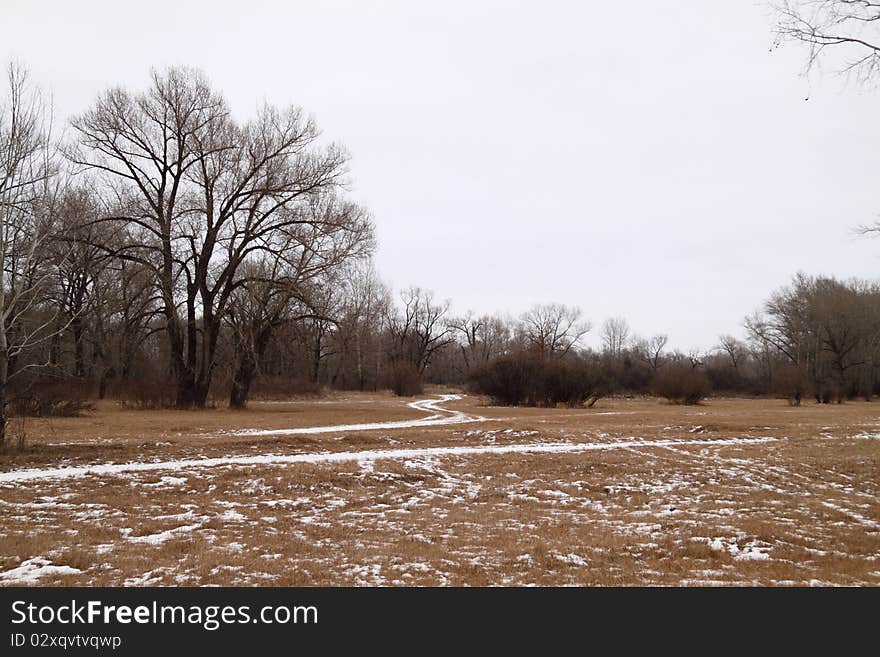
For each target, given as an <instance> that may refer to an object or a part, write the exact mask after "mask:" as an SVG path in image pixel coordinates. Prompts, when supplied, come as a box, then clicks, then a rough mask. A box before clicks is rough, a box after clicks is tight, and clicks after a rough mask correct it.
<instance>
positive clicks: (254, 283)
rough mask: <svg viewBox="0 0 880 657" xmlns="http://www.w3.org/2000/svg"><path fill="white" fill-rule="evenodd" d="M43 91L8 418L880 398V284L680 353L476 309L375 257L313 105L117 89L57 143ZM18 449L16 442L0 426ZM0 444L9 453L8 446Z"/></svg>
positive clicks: (175, 88) (814, 293)
mask: <svg viewBox="0 0 880 657" xmlns="http://www.w3.org/2000/svg"><path fill="white" fill-rule="evenodd" d="M44 99H45V95H44V92H42V91H41V90H39V89H38V88H36V87H35V86H33V85H32V84H31V83H30V82H29V80H28V77H27V73H26V71H25V70H24V69H23V68H22V67H20V66H17V65H12V66H10V67H9V68H8V70H7V80H6V89H5V91H4V96H3V105H2V115H0V130H2V131H0V148H2V160H3V175H2V179H0V199H2V204H0V243H2V250H0V258H2V268H0V276H2V279H0V396H2V397H0V408H2V409H3V410H2V413H3V415H2V417H0V427H2V428H4V429H5V426H6V409H7V408H9V409H11V410H12V411H13V412H15V413H17V414H53V413H63V412H76V411H77V410H78V409H80V408H82V405H83V404H84V403H85V401H84V400H85V399H86V398H88V397H97V398H105V397H108V396H109V397H112V398H115V399H118V400H120V401H121V402H123V403H125V404H128V405H133V406H135V407H140V408H163V407H175V408H203V407H205V406H206V405H209V404H211V405H216V404H224V403H228V405H229V406H230V407H232V408H244V407H245V406H246V405H247V403H248V400H249V399H250V398H251V397H252V395H253V394H255V393H256V394H258V395H260V396H266V395H268V396H273V395H280V396H284V395H290V394H297V393H316V392H318V391H320V390H321V388H322V387H333V388H340V389H357V390H376V389H380V388H390V389H392V390H394V391H395V392H396V393H398V394H401V395H412V394H416V393H418V392H420V391H421V390H422V385H423V383H442V384H455V385H467V386H471V387H472V388H473V389H474V390H475V391H476V392H479V393H485V394H488V395H489V396H490V397H492V398H493V399H494V400H496V401H497V402H499V403H504V404H532V405H544V406H547V405H549V406H553V405H556V404H565V405H569V406H580V405H584V404H588V405H592V404H594V403H595V402H596V401H597V400H598V399H600V398H602V397H603V396H606V395H612V394H659V395H661V396H666V397H667V398H669V399H670V400H672V401H676V402H680V403H696V402H699V401H700V399H702V398H703V396H704V395H705V394H707V392H708V390H709V389H710V388H711V389H714V390H716V391H718V392H723V393H733V394H755V395H758V394H772V395H778V396H785V397H788V398H790V399H791V400H792V401H793V402H794V403H800V401H801V399H802V398H804V397H805V396H812V397H815V399H816V400H817V401H820V402H829V401H838V402H839V401H842V400H844V399H848V398H854V397H863V398H865V399H870V398H871V397H872V396H873V395H876V394H878V392H880V388H878V385H880V384H878V381H880V374H878V369H880V292H878V286H877V284H876V283H873V282H868V281H838V280H836V279H833V278H811V277H809V276H806V275H804V274H799V275H798V276H796V277H795V279H794V280H793V282H792V284H791V285H789V286H787V287H783V288H781V289H779V290H778V291H777V292H775V293H773V294H772V295H771V296H770V297H769V298H768V300H767V302H766V303H765V304H764V305H763V307H762V308H761V309H760V310H759V311H758V312H757V313H755V314H754V315H752V316H750V317H749V318H748V319H747V320H746V321H745V322H744V328H745V329H746V332H745V339H743V340H740V339H738V338H735V337H733V336H731V335H725V336H719V342H718V344H717V345H716V346H714V347H712V348H709V349H707V350H705V351H700V352H697V351H694V352H691V353H688V354H684V353H681V352H674V351H673V352H668V351H667V350H666V345H667V342H668V338H667V336H665V335H654V336H653V337H650V338H643V337H640V336H639V335H636V334H635V333H634V332H633V330H632V329H631V328H630V326H629V325H628V323H627V321H626V319H624V318H622V317H613V318H609V319H607V320H606V321H605V322H604V323H603V324H602V325H601V328H600V330H599V340H600V344H601V347H600V348H598V349H593V348H588V347H587V346H585V344H584V339H585V337H586V336H588V335H589V333H590V331H591V328H592V324H591V323H590V322H589V321H587V320H586V318H585V316H584V313H583V311H582V310H581V308H579V307H577V306H566V305H563V304H556V303H548V304H537V305H535V306H533V307H532V308H531V309H530V310H528V311H527V312H525V313H523V314H522V315H521V316H520V317H518V318H511V317H509V316H505V315H501V314H496V315H489V314H482V315H478V314H476V313H475V312H472V311H471V312H468V313H467V314H466V315H464V316H453V315H452V313H451V311H450V301H449V300H445V299H440V298H438V297H436V296H435V293H434V292H432V291H430V290H425V289H422V288H419V287H415V286H413V287H409V288H407V289H405V290H403V291H402V292H401V293H400V294H395V293H394V292H393V290H392V289H391V288H390V287H389V286H388V285H386V284H385V283H384V282H383V281H382V280H381V278H380V277H379V275H378V274H377V273H376V270H375V268H374V267H373V265H372V262H371V256H372V254H373V252H374V250H375V246H376V238H375V235H374V227H373V221H372V218H371V215H370V213H369V211H368V210H367V209H366V208H364V207H361V206H360V205H358V204H357V203H355V202H353V201H352V200H350V199H349V198H348V197H347V195H346V194H347V192H346V188H347V184H348V182H349V179H348V161H349V157H348V155H347V153H346V150H345V148H344V146H342V145H340V144H336V143H333V142H332V141H328V140H326V139H324V138H323V137H322V135H321V132H320V130H319V128H318V126H317V124H316V122H315V121H314V120H313V119H312V118H311V117H309V115H308V114H307V113H306V112H305V111H304V110H303V109H301V108H299V107H286V108H279V107H274V106H271V105H268V104H264V105H263V106H261V107H260V109H259V110H258V111H257V112H256V114H255V115H254V116H253V117H251V118H248V119H246V120H240V119H237V118H235V117H234V116H233V114H232V111H231V109H230V107H229V105H228V103H227V101H226V99H225V98H224V96H223V94H222V93H221V92H220V91H218V90H217V89H215V88H213V87H212V85H211V83H210V82H209V81H208V80H207V78H206V77H205V76H204V74H202V73H201V72H200V71H197V70H194V69H187V68H169V69H167V70H164V71H154V72H153V73H152V75H151V77H150V80H149V84H148V85H147V87H146V88H145V89H143V90H141V91H136V92H135V91H129V90H127V89H124V88H121V87H113V88H110V89H107V90H106V91H104V92H103V93H102V94H101V95H100V96H99V97H98V98H97V100H96V101H95V102H94V104H93V105H92V106H91V107H89V108H88V109H86V110H85V111H84V112H82V113H81V114H79V115H78V116H76V117H74V118H73V119H72V120H71V122H70V130H69V131H68V132H67V134H66V135H65V136H64V138H63V139H62V138H58V137H57V136H56V134H55V133H54V132H53V117H52V115H51V110H50V107H49V106H48V105H47V104H46V102H45V100H44ZM3 435H4V436H5V434H3ZM0 442H2V440H0Z"/></svg>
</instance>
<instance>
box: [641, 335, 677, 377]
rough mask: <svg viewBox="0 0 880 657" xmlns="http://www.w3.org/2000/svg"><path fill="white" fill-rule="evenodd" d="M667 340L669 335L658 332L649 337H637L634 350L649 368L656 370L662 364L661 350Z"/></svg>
mask: <svg viewBox="0 0 880 657" xmlns="http://www.w3.org/2000/svg"><path fill="white" fill-rule="evenodd" d="M667 342H669V336H667V335H663V334H658V335H655V336H652V337H651V338H649V339H647V340H645V339H637V340H636V341H635V352H636V354H637V355H638V357H639V358H640V359H641V360H643V361H644V362H645V363H647V364H648V365H649V366H650V368H651V370H652V371H654V372H656V371H657V370H658V369H660V366H661V365H663V350H664V349H665V348H666V343H667Z"/></svg>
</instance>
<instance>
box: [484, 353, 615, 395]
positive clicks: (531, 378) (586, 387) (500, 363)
mask: <svg viewBox="0 0 880 657" xmlns="http://www.w3.org/2000/svg"><path fill="white" fill-rule="evenodd" d="M600 381H601V377H600V375H599V371H598V369H597V368H595V367H594V366H592V365H591V364H589V363H587V362H586V361H585V360H584V359H583V358H581V357H580V356H575V355H570V356H568V357H566V358H563V359H553V360H542V359H541V358H539V357H538V356H536V355H535V354H531V353H529V352H518V353H515V354H510V355H508V356H502V357H500V358H496V359H495V360H494V361H492V362H491V363H489V364H487V365H485V366H484V367H482V368H480V369H479V370H477V371H476V372H475V373H474V374H473V376H472V377H471V385H472V387H473V388H474V389H475V390H476V391H477V392H479V393H481V394H484V395H488V396H489V397H490V398H491V399H492V402H493V403H495V404H499V405H502V406H545V407H550V408H552V407H555V406H558V405H560V404H561V405H564V406H568V407H570V408H577V407H579V406H583V405H584V404H585V403H587V402H588V400H589V405H590V406H592V405H593V404H595V403H596V400H598V399H599V398H600V397H601V393H600V388H601V386H600Z"/></svg>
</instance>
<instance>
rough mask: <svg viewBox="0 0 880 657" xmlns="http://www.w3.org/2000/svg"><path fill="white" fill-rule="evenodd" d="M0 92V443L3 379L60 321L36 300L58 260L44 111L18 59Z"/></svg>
mask: <svg viewBox="0 0 880 657" xmlns="http://www.w3.org/2000/svg"><path fill="white" fill-rule="evenodd" d="M6 93H7V94H8V95H5V96H4V97H2V98H0V446H2V445H3V444H4V442H5V440H6V420H7V416H6V404H7V387H8V384H9V381H10V379H12V378H13V377H14V376H16V375H17V374H19V373H20V372H21V371H22V370H23V368H26V367H28V365H27V364H19V362H18V358H19V356H20V355H21V354H22V352H24V351H25V350H26V349H28V348H29V347H31V346H33V345H35V344H36V343H38V342H42V341H44V340H48V339H51V337H52V336H53V335H55V334H57V332H59V331H62V330H64V328H65V327H64V326H58V325H57V323H56V314H57V309H56V312H54V313H53V312H51V311H49V310H48V309H46V308H45V307H44V306H45V304H44V295H45V294H46V293H47V291H48V288H49V286H50V285H51V283H52V280H53V274H54V270H53V266H52V265H53V264H57V262H58V260H55V261H54V263H53V260H52V259H51V258H48V256H47V246H48V245H49V243H50V242H51V240H52V219H51V218H52V213H53V204H54V203H55V201H56V199H57V195H58V194H57V192H58V188H57V184H56V180H55V179H56V178H57V173H58V167H57V163H56V161H55V160H56V158H55V153H54V148H53V145H52V136H51V133H52V119H51V112H50V109H49V108H48V107H47V105H46V103H45V101H44V99H43V96H42V94H41V93H40V91H39V90H38V89H36V88H34V87H32V86H31V85H30V84H29V82H28V77H27V73H26V72H25V70H24V69H22V68H21V67H20V66H18V65H15V64H12V65H10V66H9V67H8V69H7V86H6ZM61 260H63V257H62V258H61Z"/></svg>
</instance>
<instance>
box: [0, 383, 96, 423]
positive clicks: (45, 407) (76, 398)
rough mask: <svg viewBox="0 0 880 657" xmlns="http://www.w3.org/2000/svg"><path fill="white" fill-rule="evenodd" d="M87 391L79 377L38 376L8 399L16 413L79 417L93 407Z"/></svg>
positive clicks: (13, 413)
mask: <svg viewBox="0 0 880 657" xmlns="http://www.w3.org/2000/svg"><path fill="white" fill-rule="evenodd" d="M87 391H88V390H87V386H85V385H84V382H83V381H81V380H79V379H72V380H50V381H46V380H39V379H37V380H35V381H33V382H31V383H30V385H28V387H27V388H25V389H24V390H21V391H18V392H17V394H16V395H15V396H14V397H12V398H11V399H10V400H9V404H8V409H9V411H10V413H11V415H13V416H15V417H79V416H80V415H82V414H83V413H84V412H85V411H90V410H93V409H94V406H93V405H92V404H91V403H89V402H88V401H87V399H86V393H87Z"/></svg>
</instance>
